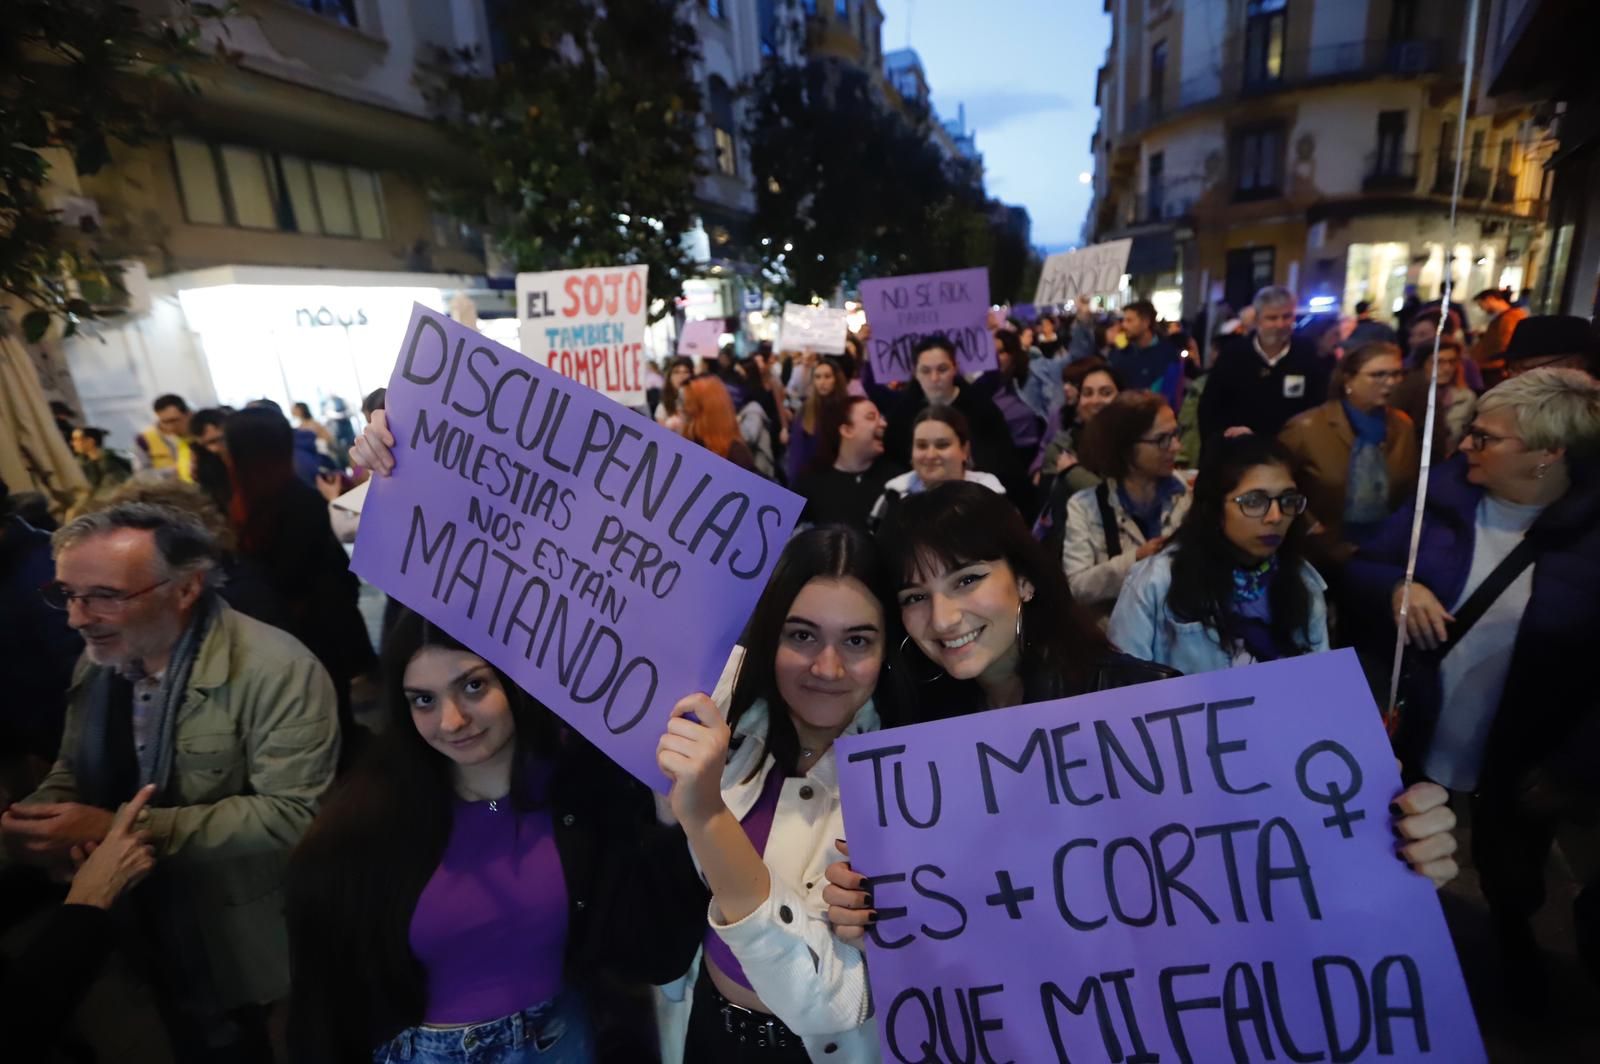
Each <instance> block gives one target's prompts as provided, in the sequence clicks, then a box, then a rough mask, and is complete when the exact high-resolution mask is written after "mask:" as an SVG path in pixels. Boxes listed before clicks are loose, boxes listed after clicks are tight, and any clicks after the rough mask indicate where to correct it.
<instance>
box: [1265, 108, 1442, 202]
mask: <svg viewBox="0 0 1600 1064" xmlns="http://www.w3.org/2000/svg"><path fill="white" fill-rule="evenodd" d="M1422 103H1423V100H1422V90H1421V89H1420V88H1418V87H1417V85H1415V84H1413V83H1409V82H1400V83H1391V84H1382V83H1374V84H1368V85H1352V86H1350V87H1348V88H1342V89H1340V90H1338V91H1324V92H1318V93H1311V94H1308V95H1307V96H1306V97H1304V98H1303V99H1302V100H1301V102H1300V106H1299V110H1298V113H1297V115H1296V121H1295V125H1294V129H1293V130H1292V131H1291V132H1290V134H1289V144H1288V150H1289V167H1290V172H1292V173H1295V174H1297V176H1300V177H1303V178H1305V179H1308V180H1310V181H1312V182H1313V183H1314V184H1315V185H1316V188H1317V190H1318V191H1319V192H1320V193H1321V194H1322V195H1324V196H1354V195H1358V194H1359V193H1360V192H1361V182H1362V180H1363V178H1364V177H1365V176H1366V163H1367V155H1368V154H1369V153H1371V152H1373V151H1375V150H1377V147H1378V113H1379V112H1380V111H1402V110H1403V111H1406V112H1407V115H1406V149H1405V150H1406V151H1408V152H1411V151H1416V150H1417V147H1416V146H1417V134H1418V123H1419V120H1420V119H1419V115H1420V114H1421V109H1422ZM1308 135H1309V136H1310V137H1311V138H1312V139H1313V140H1314V142H1315V148H1314V153H1313V155H1312V158H1311V161H1310V163H1309V164H1300V163H1298V161H1297V156H1296V152H1295V146H1296V145H1297V144H1298V143H1299V141H1300V138H1301V137H1303V136H1308Z"/></svg>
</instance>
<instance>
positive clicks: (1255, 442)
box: [1167, 435, 1311, 654]
mask: <svg viewBox="0 0 1600 1064" xmlns="http://www.w3.org/2000/svg"><path fill="white" fill-rule="evenodd" d="M1260 466H1281V467H1282V468H1284V469H1285V470H1288V471H1290V472H1291V473H1292V472H1293V470H1294V460H1293V458H1292V457H1291V456H1290V454H1289V452H1288V451H1287V450H1285V449H1284V447H1283V445H1282V444H1280V443H1278V441H1276V440H1274V439H1273V438H1272V437H1270V436H1255V435H1250V436H1236V437H1227V438H1218V439H1214V440H1212V441H1211V442H1209V443H1207V444H1206V446H1205V451H1204V454H1203V456H1202V458H1201V462H1200V475H1199V476H1198V477H1197V478H1196V480H1195V482H1194V498H1193V500H1192V501H1191V503H1190V506H1189V512H1188V514H1187V515H1185V517H1184V519H1183V524H1182V525H1180V526H1179V527H1178V530H1177V531H1176V532H1174V533H1173V534H1172V544H1173V546H1172V551H1173V554H1172V587H1171V590H1169V591H1168V593H1167V607H1168V608H1169V609H1170V610H1171V611H1172V615H1173V616H1174V617H1176V618H1178V619H1179V620H1180V621H1185V622H1193V621H1199V622H1201V623H1202V624H1204V625H1206V627H1208V628H1210V629H1211V630H1212V631H1214V632H1216V633H1217V634H1218V636H1219V637H1221V639H1222V641H1223V646H1225V647H1228V648H1230V650H1236V649H1237V647H1238V644H1239V637H1238V635H1237V625H1236V623H1235V621H1236V614H1235V612H1234V608H1233V570H1234V568H1235V567H1236V566H1237V565H1238V564H1239V563H1240V562H1241V561H1244V559H1242V558H1241V557H1240V555H1239V551H1238V548H1236V547H1234V545H1233V544H1232V543H1230V542H1228V538H1227V537H1226V536H1224V535H1223V533H1222V520H1223V510H1224V508H1225V507H1228V506H1232V505H1233V503H1232V502H1231V501H1230V498H1231V496H1232V495H1233V492H1234V489H1236V488H1237V487H1238V486H1239V482H1240V481H1241V480H1243V479H1244V477H1245V474H1246V473H1248V472H1250V470H1252V469H1255V468H1258V467H1260ZM1302 516H1303V515H1302ZM1307 523H1308V522H1306V521H1305V520H1302V519H1300V518H1296V519H1295V520H1294V522H1293V523H1291V524H1290V525H1289V531H1288V532H1286V533H1285V534H1284V537H1283V544H1282V545H1281V546H1280V547H1279V548H1278V554H1277V559H1278V575H1277V577H1276V578H1275V579H1274V580H1273V581H1272V587H1271V589H1270V590H1269V591H1268V592H1267V596H1268V597H1267V602H1268V604H1269V605H1270V606H1271V608H1272V635H1273V639H1274V641H1275V642H1276V643H1277V644H1278V646H1279V647H1280V648H1282V649H1283V651H1284V653H1285V654H1304V653H1306V652H1307V651H1309V650H1310V646H1309V645H1308V643H1307V641H1306V631H1305V630H1306V624H1307V622H1309V621H1310V619H1311V592H1310V590H1309V589H1307V587H1306V584H1305V581H1304V580H1303V579H1302V578H1301V575H1300V574H1301V571H1302V569H1303V567H1304V566H1305V564H1306V561H1305V538H1306V525H1307Z"/></svg>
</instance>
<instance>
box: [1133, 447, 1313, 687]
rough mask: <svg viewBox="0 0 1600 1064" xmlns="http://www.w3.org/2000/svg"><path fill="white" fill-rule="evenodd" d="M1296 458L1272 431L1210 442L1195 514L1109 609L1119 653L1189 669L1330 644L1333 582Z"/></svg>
mask: <svg viewBox="0 0 1600 1064" xmlns="http://www.w3.org/2000/svg"><path fill="white" fill-rule="evenodd" d="M1291 461H1292V459H1291V458H1290V456H1289V453H1288V452H1287V451H1286V450H1285V449H1284V448H1283V446H1282V445H1281V444H1279V443H1276V442H1274V441H1273V440H1270V439H1267V438H1266V437H1263V436H1237V437H1227V438H1219V439H1216V440H1213V441H1211V442H1210V443H1208V444H1207V445H1206V451H1205V457H1204V459H1203V464H1202V465H1201V468H1200V476H1199V477H1198V479H1196V481H1195V486H1194V502H1193V504H1192V505H1191V506H1190V508H1189V513H1188V516H1187V517H1185V518H1184V521H1183V524H1182V525H1181V526H1180V527H1179V528H1178V531H1177V532H1176V533H1175V534H1174V535H1173V537H1172V543H1171V545H1170V546H1169V547H1168V548H1167V549H1166V550H1165V551H1163V552H1162V553H1160V554H1157V555H1155V556H1154V557H1152V558H1150V559H1148V560H1147V561H1143V562H1141V563H1140V564H1139V565H1137V566H1135V567H1134V569H1133V571H1132V572H1131V573H1130V574H1129V575H1128V579H1127V582H1126V584H1125V585H1124V586H1123V589H1122V595H1121V597H1120V598H1119V599H1118V600H1117V606H1116V609H1115V610H1114V611H1112V614H1111V629H1110V635H1111V641H1112V642H1113V643H1114V644H1115V645H1116V646H1117V647H1118V648H1119V649H1121V650H1123V651H1125V652H1127V653H1129V654H1136V655H1138V656H1139V657H1142V658H1148V659H1149V660H1151V661H1159V662H1160V663H1162V664H1163V665H1167V666H1169V667H1171V668H1174V669H1178V670H1180V671H1182V672H1185V673H1196V672H1211V671H1212V670H1215V669H1226V668H1229V667H1231V666H1234V665H1248V664H1250V663H1252V662H1256V661H1273V660H1276V659H1277V658H1285V657H1293V656H1295V655H1298V654H1312V653H1317V652H1319V651H1323V650H1327V649H1328V613H1327V607H1326V605H1325V604H1324V601H1323V592H1324V591H1326V590H1327V585H1326V584H1325V583H1323V580H1322V577H1321V576H1319V575H1318V574H1317V571H1316V570H1315V569H1314V568H1312V567H1311V564H1310V562H1308V561H1306V557H1305V538H1306V524H1307V522H1306V521H1302V520H1299V518H1300V515H1301V514H1303V513H1305V510H1306V496H1305V493H1304V492H1302V491H1301V490H1300V489H1299V488H1298V487H1297V486H1296V485H1295V479H1294V476H1293V474H1292V473H1291V472H1290V462H1291Z"/></svg>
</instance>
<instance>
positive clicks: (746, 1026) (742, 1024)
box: [695, 968, 805, 1050]
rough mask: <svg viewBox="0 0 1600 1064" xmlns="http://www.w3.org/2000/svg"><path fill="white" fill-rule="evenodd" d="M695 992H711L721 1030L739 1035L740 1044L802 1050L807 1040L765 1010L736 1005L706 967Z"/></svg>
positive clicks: (731, 1035)
mask: <svg viewBox="0 0 1600 1064" xmlns="http://www.w3.org/2000/svg"><path fill="white" fill-rule="evenodd" d="M695 993H696V994H710V995H711V1000H712V1002H713V1003H714V1004H715V1005H716V1007H717V1011H718V1012H719V1013H720V1014H721V1015H722V1029H723V1031H724V1032H726V1033H727V1034H728V1035H729V1036H730V1037H733V1038H737V1039H738V1040H739V1042H740V1044H741V1045H747V1046H750V1047H752V1048H755V1049H801V1050H803V1049H804V1048H805V1043H804V1042H802V1041H801V1040H800V1036H799V1035H797V1034H795V1033H794V1032H793V1031H791V1030H790V1029H789V1025H788V1024H786V1023H784V1022H783V1021H782V1020H780V1019H778V1018H777V1017H776V1016H773V1015H771V1014H769V1013H765V1012H755V1011H754V1010H751V1009H747V1008H745V1007H744V1006H743V1005H735V1004H734V1003H733V1002H731V1001H729V1000H728V999H727V998H726V997H724V996H723V994H722V991H720V990H718V989H717V985H716V984H715V983H713V982H712V981H711V978H710V975H709V974H708V973H707V972H706V970H705V969H704V968H701V970H700V979H699V986H697V987H695Z"/></svg>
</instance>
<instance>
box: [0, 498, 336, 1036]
mask: <svg viewBox="0 0 1600 1064" xmlns="http://www.w3.org/2000/svg"><path fill="white" fill-rule="evenodd" d="M52 548H53V551H54V556H55V582H54V583H52V584H49V585H48V586H47V587H46V588H45V590H44V597H45V599H46V601H47V602H48V603H49V604H50V605H51V606H54V607H55V608H56V609H59V610H64V611H65V612H66V615H67V623H68V624H69V625H71V627H72V628H74V629H76V630H77V631H78V632H79V633H80V634H81V635H82V636H83V639H84V642H85V653H84V656H83V659H82V660H81V661H80V662H79V663H78V666H77V669H76V671H75V673H74V676H73V682H72V686H71V687H70V689H69V691H68V696H67V697H68V707H67V713H66V721H65V729H64V736H63V738H62V741H61V748H60V754H59V755H58V758H57V760H56V763H55V765H54V767H53V768H52V769H51V771H50V773H49V775H47V776H46V777H45V779H44V781H43V782H42V783H41V784H40V785H39V787H38V788H37V789H36V790H34V791H33V792H32V793H31V794H29V795H28V796H27V797H25V798H22V799H21V800H20V801H19V802H17V803H16V804H14V805H12V806H11V807H10V808H9V809H7V810H6V811H5V813H4V815H3V816H0V834H3V836H4V841H5V852H4V853H3V854H0V865H3V864H4V863H5V862H6V861H7V860H8V859H10V858H15V859H20V860H21V861H23V862H25V863H28V864H32V865H35V866H39V867H42V868H45V869H47V870H50V871H54V872H57V873H66V874H70V872H71V870H72V860H71V855H72V852H73V850H74V849H75V848H82V847H86V846H88V845H89V844H91V843H92V844H100V843H102V842H103V841H104V840H105V839H106V838H107V835H108V833H110V832H111V830H112V825H113V821H114V818H115V814H116V811H117V809H118V807H119V806H121V805H123V804H124V803H126V802H129V801H131V800H132V799H133V798H134V796H135V795H136V794H138V793H139V792H140V790H141V788H143V787H145V786H148V785H151V784H154V786H155V793H154V795H153V796H151V798H150V800H149V806H148V808H146V809H144V810H143V811H141V812H140V813H139V814H138V816H137V817H135V818H134V820H133V824H132V827H133V829H134V830H135V831H137V832H139V833H142V834H143V835H146V836H148V839H149V843H150V846H151V848H152V850H153V854H154V857H155V859H156V862H157V868H156V871H155V874H154V875H153V876H152V877H151V878H150V879H149V880H147V881H146V882H145V883H144V885H143V886H141V887H140V895H141V899H140V901H141V904H140V906H139V907H138V912H137V913H136V914H135V913H130V914H129V915H130V918H134V919H137V920H138V921H139V922H140V923H142V924H143V925H144V932H145V934H146V936H147V937H148V938H149V939H150V940H151V944H152V949H151V950H150V957H151V958H152V964H151V970H150V973H149V974H150V979H151V982H152V985H153V986H154V988H155V991H156V994H157V996H158V998H159V999H160V1000H161V1001H162V1002H163V1007H162V1010H161V1011H162V1014H163V1016H164V1017H165V1019H166V1020H167V1024H168V1029H169V1033H170V1035H171V1037H172V1039H173V1042H174V1048H175V1050H176V1051H177V1052H176V1056H177V1058H178V1059H180V1060H196V1059H206V1060H213V1059H215V1060H239V1061H257V1060H264V1059H270V1057H269V1056H268V1055H267V1054H269V1053H270V1049H269V1042H268V1037H267V1031H268V1012H269V1010H270V1007H271V1006H272V1005H273V1003H275V1002H278V1001H280V1000H282V999H283V998H284V997H286V996H287V994H288V991H289V941H288V932H287V929H286V927H285V924H284V917H283V905H284V897H283V889H282V888H283V876H284V869H285V867H286V865H287V862H288V858H289V851H290V849H291V848H292V847H293V846H294V844H295V842H296V841H297V840H298V839H299V838H300V835H301V834H302V833H303V832H304V831H305V830H306V828H307V827H308V826H309V825H310V823H311V819H312V816H313V815H314V813H315V812H316V808H317V804H318V802H319V801H320V800H321V798H322V796H323V794H324V793H325V792H326V791H327V790H328V788H329V787H330V786H331V785H332V783H333V776H334V765H335V763H336V762H337V760H338V754H339V728H338V718H337V713H336V702H335V698H334V692H333V683H332V681H331V680H330V679H329V678H328V674H327V672H326V671H325V670H324V669H323V667H322V666H321V665H320V664H318V662H317V659H316V658H315V657H314V656H313V655H312V654H311V652H310V651H309V650H307V649H306V648H305V647H304V646H303V645H301V644H300V643H299V642H297V641H296V640H295V639H293V638H292V637H291V636H289V635H288V634H286V633H284V632H282V631H279V630H278V629H275V628H272V627H269V626H268V625H265V624H262V623H260V622H259V621H255V620H252V619H251V618H249V617H246V616H244V615H243V614H240V613H237V612H236V611H234V610H233V609H232V608H231V607H229V606H228V605H227V604H226V603H225V602H223V601H222V600H221V599H220V598H219V597H218V595H217V593H216V591H215V590H214V585H215V582H216V579H217V574H216V564H217V546H216V542H215V540H214V538H213V536H212V535H211V533H210V532H209V531H208V530H207V529H206V527H205V525H204V524H202V523H201V521H200V520H199V519H198V518H197V517H195V516H194V515H192V514H188V513H185V512H183V511H180V510H178V509H176V508H173V507H169V506H157V505H151V504H149V503H131V502H130V503H121V504H116V505H112V506H108V507H106V508H105V509H102V510H97V511H95V512H93V513H89V514H85V515H84V516H82V517H79V518H77V519H76V520H74V521H72V522H71V523H69V524H68V525H66V526H65V527H64V528H62V529H61V530H60V531H58V532H57V533H55V536H54V538H53V540H52ZM207 1054H214V1055H207Z"/></svg>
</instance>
